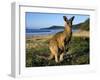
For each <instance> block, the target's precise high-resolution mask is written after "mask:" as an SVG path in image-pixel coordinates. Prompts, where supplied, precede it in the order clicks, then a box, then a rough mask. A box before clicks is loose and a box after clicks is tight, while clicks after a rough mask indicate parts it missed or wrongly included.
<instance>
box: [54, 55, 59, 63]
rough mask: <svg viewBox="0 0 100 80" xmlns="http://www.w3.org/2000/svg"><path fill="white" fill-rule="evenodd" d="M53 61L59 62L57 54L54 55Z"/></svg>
mask: <svg viewBox="0 0 100 80" xmlns="http://www.w3.org/2000/svg"><path fill="white" fill-rule="evenodd" d="M55 61H56V63H59V61H58V56H57V55H55Z"/></svg>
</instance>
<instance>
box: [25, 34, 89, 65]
mask: <svg viewBox="0 0 100 80" xmlns="http://www.w3.org/2000/svg"><path fill="white" fill-rule="evenodd" d="M51 37H52V36H38V37H37V36H36V37H31V38H26V67H36V66H38V67H39V66H56V65H82V64H89V63H90V60H89V37H87V36H76V35H75V36H73V37H72V39H71V42H70V46H69V50H68V52H66V54H68V55H67V56H64V61H63V62H61V63H59V64H57V63H55V61H54V59H53V60H50V61H48V60H46V58H47V57H48V56H49V54H50V50H49V48H48V41H49V39H50V38H51Z"/></svg>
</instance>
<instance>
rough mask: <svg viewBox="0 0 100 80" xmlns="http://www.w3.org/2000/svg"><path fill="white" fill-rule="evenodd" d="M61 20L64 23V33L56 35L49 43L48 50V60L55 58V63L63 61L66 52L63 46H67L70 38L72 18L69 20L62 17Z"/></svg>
mask: <svg viewBox="0 0 100 80" xmlns="http://www.w3.org/2000/svg"><path fill="white" fill-rule="evenodd" d="M63 18H64V22H65V25H64V27H65V28H64V31H62V32H58V33H56V34H55V35H54V36H53V37H52V38H51V39H50V42H49V49H50V51H51V54H50V57H49V60H50V59H53V58H55V61H56V62H57V63H58V62H61V61H63V56H64V54H65V51H66V50H65V49H66V47H65V46H66V45H68V43H69V41H70V40H71V36H72V21H73V19H74V17H72V18H70V19H69V20H68V19H67V17H66V16H63Z"/></svg>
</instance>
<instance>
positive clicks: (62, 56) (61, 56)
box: [59, 53, 64, 62]
mask: <svg viewBox="0 0 100 80" xmlns="http://www.w3.org/2000/svg"><path fill="white" fill-rule="evenodd" d="M63 60H64V53H62V54H61V55H60V59H59V61H60V62H62V61H63Z"/></svg>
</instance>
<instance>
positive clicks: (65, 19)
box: [63, 16, 75, 28]
mask: <svg viewBox="0 0 100 80" xmlns="http://www.w3.org/2000/svg"><path fill="white" fill-rule="evenodd" d="M74 18H75V17H74V16H73V17H71V18H70V19H67V17H66V16H63V19H64V21H65V25H67V26H69V27H71V28H72V22H73V20H74Z"/></svg>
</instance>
